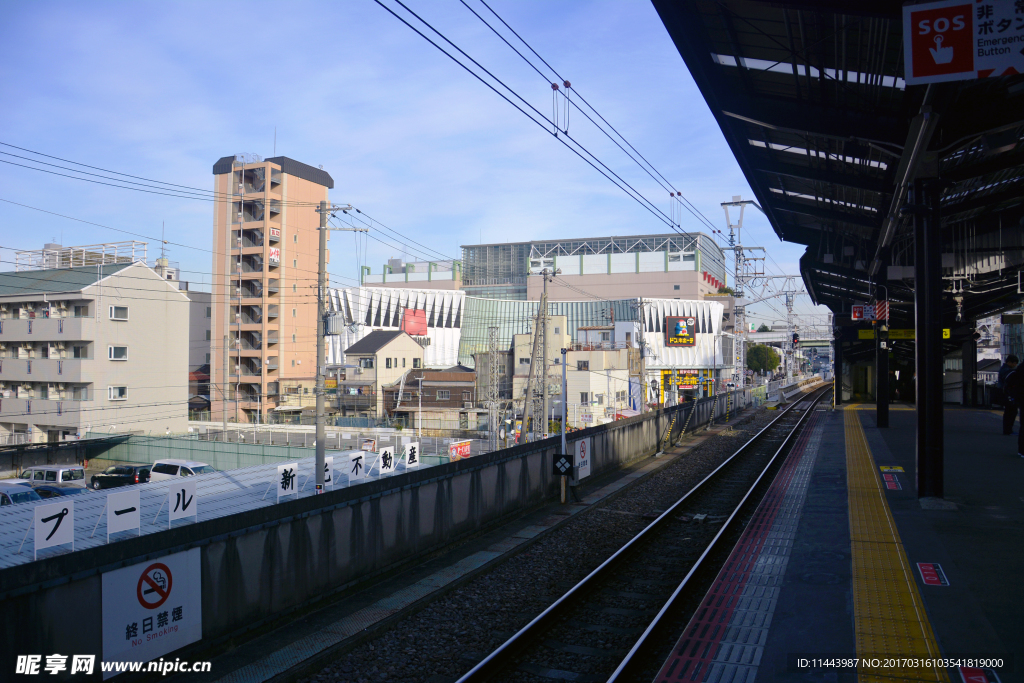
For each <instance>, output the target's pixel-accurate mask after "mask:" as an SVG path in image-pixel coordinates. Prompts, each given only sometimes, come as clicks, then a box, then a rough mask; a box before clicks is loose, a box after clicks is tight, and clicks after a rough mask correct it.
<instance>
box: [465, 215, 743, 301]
mask: <svg viewBox="0 0 1024 683" xmlns="http://www.w3.org/2000/svg"><path fill="white" fill-rule="evenodd" d="M545 268H548V269H550V270H555V269H558V270H561V271H562V272H561V274H560V275H559V276H558V277H557V278H556V279H555V280H554V281H553V282H551V283H549V284H548V298H549V300H552V301H572V300H576V299H579V297H580V294H581V292H580V290H583V292H584V293H585V294H586V295H588V296H593V297H595V298H608V299H613V298H623V297H648V298H666V299H671V298H679V299H692V300H699V299H702V298H703V297H704V296H705V295H706V294H709V293H714V292H717V291H718V288H719V287H722V286H725V285H726V284H727V282H726V269H725V256H724V254H723V252H722V250H721V248H719V246H718V245H717V244H715V241H714V240H713V239H712V238H711V237H710V236H708V235H705V234H704V233H699V232H695V233H682V234H680V233H669V234H664V235H637V236H630V237H588V238H580V239H564V240H543V241H532V242H509V243H505V244H478V245H464V246H463V247H462V289H463V291H465V292H466V294H467V295H469V296H475V297H484V298H491V299H527V300H531V301H535V300H539V299H540V292H541V288H542V286H543V281H542V278H540V277H536V278H531V277H530V276H531V275H537V274H539V273H540V272H541V271H542V270H543V269H545Z"/></svg>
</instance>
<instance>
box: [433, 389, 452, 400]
mask: <svg viewBox="0 0 1024 683" xmlns="http://www.w3.org/2000/svg"><path fill="white" fill-rule="evenodd" d="M451 397H452V392H451V391H450V390H448V389H438V390H437V400H438V401H447V400H448V399H450V398H451Z"/></svg>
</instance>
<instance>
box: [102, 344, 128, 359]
mask: <svg viewBox="0 0 1024 683" xmlns="http://www.w3.org/2000/svg"><path fill="white" fill-rule="evenodd" d="M107 358H109V359H110V360H128V347H127V346H108V347H107Z"/></svg>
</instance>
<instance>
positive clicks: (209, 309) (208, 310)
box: [206, 306, 213, 318]
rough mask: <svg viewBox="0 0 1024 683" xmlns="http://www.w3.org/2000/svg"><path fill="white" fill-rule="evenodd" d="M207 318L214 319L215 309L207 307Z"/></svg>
mask: <svg viewBox="0 0 1024 683" xmlns="http://www.w3.org/2000/svg"><path fill="white" fill-rule="evenodd" d="M206 317H207V318H211V317H213V309H212V308H210V307H209V306H207V307H206Z"/></svg>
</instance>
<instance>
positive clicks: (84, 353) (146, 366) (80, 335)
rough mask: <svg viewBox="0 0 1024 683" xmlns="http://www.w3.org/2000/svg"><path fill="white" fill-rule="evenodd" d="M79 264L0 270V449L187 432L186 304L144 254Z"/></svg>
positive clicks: (93, 255) (94, 256)
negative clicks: (0, 445)
mask: <svg viewBox="0 0 1024 683" xmlns="http://www.w3.org/2000/svg"><path fill="white" fill-rule="evenodd" d="M142 246H143V247H144V245H142ZM71 249H73V248H66V249H65V251H66V250H71ZM82 260H84V262H85V263H88V265H80V266H75V267H67V268H47V267H45V266H44V267H42V268H38V269H34V270H19V271H15V272H7V273H0V443H20V442H32V443H35V442H46V441H59V440H62V439H68V438H76V437H83V438H84V437H86V436H88V435H90V434H91V435H94V436H96V435H99V434H108V433H120V434H124V433H129V432H130V433H143V434H165V433H167V432H170V433H172V434H173V433H184V432H186V431H187V428H188V414H187V401H188V384H187V381H186V378H187V376H188V362H189V339H188V336H189V300H188V297H187V296H186V294H185V293H184V292H181V291H179V290H178V288H177V283H174V282H167V281H166V280H165V279H164V278H163V277H162V276H161V275H159V274H157V273H156V272H155V271H154V270H153V269H152V268H150V267H148V266H147V265H146V264H145V253H144V251H143V252H142V254H141V259H140V260H133V257H132V256H127V257H124V256H111V255H110V254H104V253H102V252H99V251H95V252H90V253H88V254H86V256H85V258H84V259H82ZM112 261H113V262H112ZM67 262H69V261H68V260H67V259H64V260H61V259H57V260H56V262H55V265H63V264H65V263H67ZM70 262H71V263H77V262H78V261H76V260H72V261H70Z"/></svg>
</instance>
